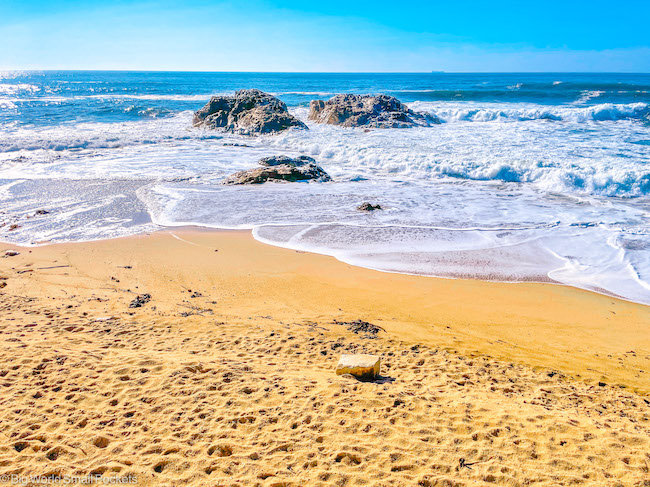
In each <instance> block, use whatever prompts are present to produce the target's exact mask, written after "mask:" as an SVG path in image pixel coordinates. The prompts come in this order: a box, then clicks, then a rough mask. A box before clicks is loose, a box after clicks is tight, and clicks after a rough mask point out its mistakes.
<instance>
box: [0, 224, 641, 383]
mask: <svg viewBox="0 0 650 487" xmlns="http://www.w3.org/2000/svg"><path fill="white" fill-rule="evenodd" d="M11 246H12V247H15V248H17V249H24V252H23V253H21V256H18V257H13V258H8V259H6V260H5V259H3V260H2V261H0V264H8V263H12V264H14V263H16V264H17V263H18V262H20V261H21V260H22V261H23V262H24V261H25V259H26V257H28V256H29V257H30V258H32V259H34V258H37V259H42V258H44V259H46V260H47V259H50V260H53V261H54V260H56V261H57V262H58V260H59V259H61V258H65V259H67V260H68V261H69V262H70V265H71V266H72V267H73V268H76V269H79V268H80V267H82V266H84V265H85V262H82V261H79V260H78V257H77V258H75V257H74V254H79V255H88V256H89V258H90V259H91V260H90V261H89V262H92V259H96V258H97V257H96V256H97V255H101V256H103V258H104V259H107V258H109V255H110V254H112V253H115V252H117V253H118V254H119V255H122V256H123V258H124V259H127V260H133V261H141V260H142V259H144V260H145V261H147V262H149V265H150V266H152V267H153V266H155V265H156V264H162V262H163V261H164V258H162V256H161V255H160V252H162V253H163V254H164V253H166V252H169V253H171V254H174V256H170V257H166V258H168V259H169V264H170V265H171V266H172V267H171V268H174V269H177V270H178V272H179V276H182V279H184V280H185V281H186V283H187V284H186V287H188V288H193V287H196V284H193V282H194V281H199V282H201V281H203V282H214V281H219V282H221V283H226V284H227V285H233V284H234V285H236V286H237V287H238V288H240V289H244V290H246V291H250V287H251V282H252V281H254V282H256V285H258V286H259V290H258V291H257V292H256V293H255V297H254V300H258V301H259V303H257V304H255V301H254V302H253V304H252V305H251V303H247V304H246V307H247V308H248V309H251V308H254V309H255V310H256V312H257V313H259V314H261V315H271V316H272V317H273V319H274V320H281V319H285V320H287V319H294V320H296V319H302V320H306V321H309V320H315V321H318V320H322V319H323V318H324V317H327V319H328V320H329V321H332V319H338V320H340V321H346V320H353V319H364V320H366V321H371V322H373V320H374V321H376V322H377V323H379V324H381V325H382V326H384V328H386V329H387V330H388V331H389V332H390V333H391V334H393V335H394V336H399V338H400V339H405V340H407V341H408V340H410V341H412V342H413V343H423V344H428V345H432V346H437V347H443V348H445V349H448V350H454V351H456V352H458V353H460V354H478V355H488V356H493V357H495V358H497V359H501V360H511V361H514V362H517V363H521V364H525V365H529V366H532V367H541V368H549V369H554V370H555V369H557V370H562V371H563V372H565V373H568V374H572V375H574V376H576V377H580V378H581V379H582V380H585V381H587V382H592V383H593V382H606V383H608V384H610V383H614V384H620V385H621V386H625V387H630V388H632V389H633V390H639V391H642V392H650V374H648V377H645V373H644V374H640V373H639V372H636V373H635V374H633V375H632V374H631V373H630V372H629V371H628V370H627V369H626V366H621V363H628V362H633V363H638V364H639V365H643V366H647V365H650V338H649V337H648V335H649V334H648V333H647V330H648V329H650V307H648V306H647V305H644V304H639V303H634V302H631V301H627V300H624V299H621V298H617V297H613V296H610V295H606V294H600V293H596V292H593V291H587V290H583V289H579V288H574V287H571V286H566V285H563V284H560V283H555V282H548V283H545V282H541V283H540V282H499V281H485V280H479V279H466V278H447V277H432V276H418V275H412V274H402V273H394V272H389V271H381V270H374V269H368V268H364V267H356V266H353V265H350V264H347V263H345V262H342V261H339V260H338V259H336V258H335V257H332V256H328V255H323V254H316V253H311V252H306V251H301V250H291V249H287V248H285V247H279V246H274V245H270V244H267V243H263V242H261V241H259V240H257V239H255V238H254V237H253V235H252V233H251V232H250V231H249V230H218V229H210V228H204V227H193V226H192V227H188V226H183V227H177V228H164V229H160V230H158V231H156V232H152V233H148V234H140V235H133V236H127V237H119V238H116V239H111V240H97V241H91V242H70V243H62V244H59V243H52V244H45V245H43V246H38V247H21V246H17V245H11ZM211 246H215V247H220V246H224V247H225V248H226V249H227V254H228V258H229V259H232V261H231V262H230V263H229V264H228V265H227V267H225V268H224V267H217V266H218V265H221V263H223V258H222V256H223V255H224V254H223V250H222V251H220V252H217V253H214V255H209V254H208V255H206V254H205V252H204V251H201V250H200V249H201V248H203V249H206V248H209V247H211ZM140 247H142V249H148V250H156V253H155V254H153V255H148V256H145V254H144V253H143V251H142V249H140ZM240 247H241V248H240ZM165 249H168V250H165ZM25 254H27V255H25ZM30 254H31V255H30ZM181 254H182V255H181ZM154 255H155V256H154ZM115 258H116V257H112V259H111V260H114V259H115ZM202 259H203V260H202ZM270 259H271V260H270ZM197 260H202V262H203V263H205V264H206V266H207V267H206V268H201V266H200V265H198V266H197V262H196V261H197ZM3 261H4V262H3ZM237 262H238V263H239V264H237ZM93 265H96V264H93ZM102 267H103V266H99V267H97V269H96V270H88V271H84V272H85V273H87V274H89V275H93V276H94V279H95V280H98V281H101V280H103V279H102V277H101V275H102V274H108V273H109V270H108V269H106V268H103V269H102ZM1 268H2V267H0V269H1ZM244 269H245V270H246V272H247V273H248V274H247V276H243V275H242V272H244ZM165 271H166V269H161V270H160V272H161V273H163V274H164V273H165ZM157 272H159V271H155V272H152V271H151V269H149V270H148V271H147V272H146V274H144V275H139V276H138V277H139V279H140V280H143V281H144V282H147V283H151V284H148V286H146V287H149V288H151V287H154V289H153V290H152V291H153V292H152V294H154V299H155V294H156V293H160V292H161V291H162V293H163V294H169V295H174V294H175V293H174V292H173V291H172V290H171V289H169V286H167V285H164V284H163V283H161V282H160V279H159V278H156V277H155V276H156V273H157ZM210 273H214V275H213V276H212V277H211V276H210ZM35 274H36V273H35V272H30V273H29V274H27V275H28V276H34V275H35ZM256 274H257V275H256ZM13 279H16V278H15V277H12V280H13ZM18 279H20V278H18ZM104 279H108V277H104ZM7 282H9V281H7ZM279 282H282V283H284V285H288V286H290V287H289V288H288V289H290V290H291V292H292V293H293V296H294V299H295V300H296V302H297V303H300V306H297V307H295V308H294V309H292V310H291V311H290V312H288V311H287V306H288V303H287V298H286V297H282V296H281V295H279V294H278V293H277V291H276V290H274V288H273V286H275V285H277V283H279ZM346 282H353V283H354V284H346ZM109 283H110V282H109ZM153 283H155V285H154V284H153ZM25 284H26V283H25ZM157 286H162V289H160V290H158V289H155V287H157ZM303 286H304V287H303ZM3 291H4V292H9V291H10V287H7V288H5V289H3ZM310 292H311V293H314V295H318V296H321V297H322V298H323V300H322V302H321V303H319V304H318V305H316V304H315V303H313V302H310V299H309V293H310ZM270 300H275V302H274V303H272V304H271V303H270ZM337 303H338V304H337ZM224 306H226V307H229V308H230V309H231V310H232V309H233V308H237V307H238V306H239V307H241V306H242V299H241V298H240V297H237V296H231V297H229V298H228V299H226V302H225V303H224ZM265 307H266V308H268V310H267V311H268V312H267V313H265V312H264V309H265ZM237 309H239V308H237ZM405 309H407V310H408V311H405ZM167 311H171V309H168V310H167ZM222 311H226V310H222ZM242 314H243V313H241V312H226V313H225V316H228V318H229V319H235V320H241V319H242V316H241V315H242ZM621 316H624V318H621ZM397 330H399V332H398V331H397ZM560 337H561V339H560ZM580 338H582V340H584V342H583V343H580V341H579V339H580ZM576 346H580V349H575V347H576ZM639 350H642V351H639ZM628 351H635V352H636V354H635V357H629V356H628V355H630V354H627V352H628ZM549 353H551V355H552V354H555V358H553V357H549V356H548V354H549ZM572 355H576V356H572ZM608 356H609V357H608ZM641 357H644V358H641ZM636 369H637V370H639V368H638V367H636Z"/></svg>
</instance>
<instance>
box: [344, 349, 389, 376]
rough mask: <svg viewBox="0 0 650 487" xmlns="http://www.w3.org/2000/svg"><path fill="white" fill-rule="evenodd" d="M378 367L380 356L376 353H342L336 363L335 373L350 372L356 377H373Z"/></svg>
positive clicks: (376, 374)
mask: <svg viewBox="0 0 650 487" xmlns="http://www.w3.org/2000/svg"><path fill="white" fill-rule="evenodd" d="M380 367H381V358H379V357H378V356H377V355H367V354H343V355H341V358H340V359H339V363H338V364H337V365H336V375H343V374H350V375H353V376H354V377H356V378H357V379H375V378H377V376H378V375H379V369H380Z"/></svg>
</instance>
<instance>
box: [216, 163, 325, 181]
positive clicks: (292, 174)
mask: <svg viewBox="0 0 650 487" xmlns="http://www.w3.org/2000/svg"><path fill="white" fill-rule="evenodd" d="M259 164H260V166H262V167H258V168H255V169H249V170H248V171H240V172H237V173H235V174H233V175H231V176H228V177H227V178H226V179H225V180H224V182H223V184H229V185H235V184H262V183H265V182H267V181H287V182H295V181H309V180H311V181H320V182H323V181H331V179H332V178H331V177H330V176H329V174H327V173H326V172H325V171H324V170H323V168H321V167H320V166H319V165H318V164H316V161H315V160H314V159H312V158H311V157H307V156H300V157H296V158H295V159H292V158H291V157H287V156H272V157H265V158H263V159H260V161H259Z"/></svg>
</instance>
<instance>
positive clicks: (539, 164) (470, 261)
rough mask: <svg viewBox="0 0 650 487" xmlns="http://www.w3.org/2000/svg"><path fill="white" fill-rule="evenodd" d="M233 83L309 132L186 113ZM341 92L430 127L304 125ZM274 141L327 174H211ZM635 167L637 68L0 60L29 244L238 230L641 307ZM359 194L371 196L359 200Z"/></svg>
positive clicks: (649, 80) (641, 223)
mask: <svg viewBox="0 0 650 487" xmlns="http://www.w3.org/2000/svg"><path fill="white" fill-rule="evenodd" d="M242 88H259V89H261V90H264V91H267V92H269V93H273V94H274V95H276V96H278V97H279V98H281V99H282V100H283V101H285V102H286V103H287V105H288V106H289V109H290V111H291V112H292V113H294V114H295V115H296V116H298V117H299V118H301V119H302V120H303V121H305V122H307V124H308V126H309V127H310V130H309V131H290V132H287V133H284V134H281V135H277V136H263V137H254V138H246V137H243V136H235V135H230V134H223V133H220V132H211V131H205V130H202V129H195V128H193V127H192V126H191V117H192V112H193V111H194V110H197V109H198V108H200V107H201V106H202V105H203V104H204V103H205V102H206V101H207V100H208V99H209V97H210V96H211V95H213V94H230V93H233V92H234V91H235V90H237V89H242ZM337 93H385V94H389V95H392V96H395V97H397V98H399V99H400V100H402V101H403V102H406V103H407V104H409V106H410V107H411V108H413V109H416V110H422V111H426V112H430V113H432V114H435V115H436V116H438V117H439V118H440V119H441V120H442V121H443V122H444V123H443V124H441V125H438V126H436V127H430V128H416V129H406V130H403V129H402V130H371V131H364V130H355V129H344V128H340V127H332V126H322V125H317V124H313V123H311V122H309V121H308V120H307V113H308V105H309V101H310V100H312V99H316V98H322V99H327V98H329V97H331V96H333V95H335V94H337ZM233 144H237V145H233ZM273 154H288V155H300V154H305V155H309V156H311V157H314V158H315V159H316V160H317V161H318V162H319V163H320V164H321V165H322V166H323V168H324V169H325V170H326V171H328V172H329V173H330V174H331V175H332V176H333V178H334V182H333V183H328V184H296V185H264V186H261V187H256V188H228V187H223V186H221V185H220V184H219V183H220V181H221V180H222V179H223V177H224V176H226V175H228V174H230V173H232V172H234V171H237V170H241V169H246V168H249V167H252V166H254V165H255V163H256V161H257V160H258V159H259V158H261V157H264V156H268V155H273ZM649 162H650V75H648V74H566V73H546V74H516V73H515V74H445V73H430V74H295V73H286V74H282V73H277V74H276V73H273V74H271V73H158V72H156V73H147V72H11V73H0V202H1V205H2V206H1V207H0V225H3V226H1V227H0V239H2V240H4V241H9V242H16V243H23V244H37V243H42V242H50V241H67V240H89V239H101V238H111V237H116V236H122V235H128V234H133V233H139V232H143V231H149V230H152V229H156V228H160V227H163V226H164V227H170V226H178V225H183V224H195V225H202V226H207V227H215V228H249V229H252V230H253V234H254V235H255V236H256V238H258V239H260V240H262V241H264V242H268V243H270V244H274V245H281V246H285V247H290V248H297V249H304V250H312V251H317V252H321V253H325V254H329V255H334V256H336V257H337V258H339V259H341V260H343V261H346V262H350V263H353V264H357V265H363V266H366V267H371V268H377V269H381V270H386V271H394V272H407V273H418V274H426V275H436V276H444V277H455V276H466V277H480V278H487V279H497V280H551V281H556V282H562V283H565V284H569V285H574V286H578V287H582V288H587V289H592V290H597V291H600V292H608V293H612V294H616V295H619V296H622V297H625V298H627V299H632V300H635V301H640V302H645V303H650V284H648V283H649V282H650V223H649V222H650V219H649V217H650V211H649V209H650V168H649V166H648V163H649ZM366 200H370V201H372V202H376V203H379V204H381V205H382V207H384V208H385V210H384V211H382V212H375V213H373V214H372V215H366V214H362V213H360V212H357V211H356V210H355V208H356V206H357V205H358V204H359V203H361V202H363V201H366ZM38 209H46V210H47V211H48V212H49V213H48V214H46V215H35V212H36V210H38ZM11 225H19V227H14V229H12V230H11V231H10V230H9V228H10V226H11Z"/></svg>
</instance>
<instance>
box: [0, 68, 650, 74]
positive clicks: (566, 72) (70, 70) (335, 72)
mask: <svg viewBox="0 0 650 487" xmlns="http://www.w3.org/2000/svg"><path fill="white" fill-rule="evenodd" d="M15 71H22V72H32V73H35V72H57V71H59V72H104V73H129V72H130V73H214V74H650V71H442V70H431V71H253V70H244V71H218V70H214V71H209V70H207V71H206V70H198V69H197V70H193V69H177V70H175V69H77V68H75V69H51V68H46V69H40V68H29V69H24V68H0V73H6V72H15Z"/></svg>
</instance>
